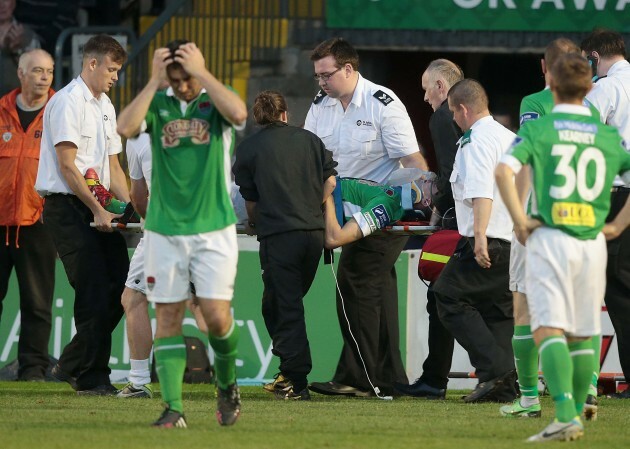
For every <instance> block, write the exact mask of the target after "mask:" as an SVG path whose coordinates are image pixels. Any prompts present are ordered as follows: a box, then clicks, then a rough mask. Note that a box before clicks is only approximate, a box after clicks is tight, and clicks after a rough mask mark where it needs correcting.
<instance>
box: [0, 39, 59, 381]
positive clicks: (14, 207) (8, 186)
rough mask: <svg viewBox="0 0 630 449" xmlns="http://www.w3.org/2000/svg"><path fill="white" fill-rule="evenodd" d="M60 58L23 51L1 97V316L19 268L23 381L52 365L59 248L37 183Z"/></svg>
mask: <svg viewBox="0 0 630 449" xmlns="http://www.w3.org/2000/svg"><path fill="white" fill-rule="evenodd" d="M53 71H54V61H53V58H52V57H51V56H50V55H49V54H48V53H47V52H45V51H44V50H31V51H28V52H25V53H22V55H21V56H20V59H19V62H18V69H17V76H18V79H19V80H20V86H21V87H19V88H17V89H14V90H12V91H11V92H9V93H8V94H6V95H5V96H4V97H2V98H0V127H1V128H2V139H1V140H0V173H2V176H1V177H0V194H1V195H2V198H3V200H5V203H4V207H3V208H2V209H1V210H0V226H2V228H3V230H6V231H5V235H6V244H4V245H2V246H1V248H0V314H1V313H2V300H3V299H4V297H5V295H6V293H7V287H8V282H9V277H10V275H11V271H12V269H13V267H15V272H16V274H17V279H18V284H19V288H20V314H21V315H20V317H21V321H20V341H19V343H18V364H19V368H18V379H19V380H26V381H44V378H45V373H46V368H47V367H48V363H49V357H48V340H49V338H50V326H51V307H52V300H53V290H54V287H55V260H56V258H57V251H56V249H55V245H54V243H53V240H52V238H51V236H50V234H49V233H48V230H47V229H46V227H44V224H43V223H42V221H41V214H42V209H43V207H44V202H43V200H42V199H41V198H40V197H39V196H38V195H37V192H35V189H34V188H33V186H34V185H35V176H36V175H37V166H38V164H39V144H40V142H41V135H42V129H43V115H44V107H45V106H46V103H48V100H49V99H50V97H51V96H52V95H53V93H54V91H53V90H52V89H51V88H50V85H51V84H52V80H53Z"/></svg>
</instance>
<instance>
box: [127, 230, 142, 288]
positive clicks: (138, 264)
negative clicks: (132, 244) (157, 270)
mask: <svg viewBox="0 0 630 449" xmlns="http://www.w3.org/2000/svg"><path fill="white" fill-rule="evenodd" d="M125 287H129V288H131V289H133V290H137V291H139V292H140V293H143V294H145V295H146V293H147V284H146V283H145V280H144V237H142V238H141V239H140V241H139V242H138V246H136V250H135V251H134V252H133V256H131V262H129V274H127V280H126V281H125Z"/></svg>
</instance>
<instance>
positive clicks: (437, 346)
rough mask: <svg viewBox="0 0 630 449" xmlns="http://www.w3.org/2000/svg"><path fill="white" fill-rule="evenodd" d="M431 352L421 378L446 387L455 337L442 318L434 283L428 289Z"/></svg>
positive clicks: (434, 384)
mask: <svg viewBox="0 0 630 449" xmlns="http://www.w3.org/2000/svg"><path fill="white" fill-rule="evenodd" d="M427 313H428V314H429V354H428V355H427V358H426V359H425V360H424V363H423V364H422V375H421V376H420V380H422V381H423V382H424V383H426V384H428V385H430V386H432V387H434V388H446V385H447V384H448V374H449V373H450V371H451V364H452V361H453V350H454V348H455V339H454V338H453V335H451V333H450V332H449V331H448V329H447V328H446V327H445V326H444V324H443V323H442V320H440V316H439V314H438V308H437V301H436V299H435V292H434V291H433V284H430V285H429V289H428V290H427Z"/></svg>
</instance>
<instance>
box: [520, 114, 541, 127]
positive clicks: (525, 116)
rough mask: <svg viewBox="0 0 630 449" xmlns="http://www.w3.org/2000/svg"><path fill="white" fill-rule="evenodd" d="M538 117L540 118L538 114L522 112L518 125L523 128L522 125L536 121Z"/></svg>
mask: <svg viewBox="0 0 630 449" xmlns="http://www.w3.org/2000/svg"><path fill="white" fill-rule="evenodd" d="M538 117H540V114H539V113H538V112H524V113H523V114H521V118H520V119H519V122H518V123H519V125H520V126H523V123H527V122H529V121H531V120H536V119H537V118H538Z"/></svg>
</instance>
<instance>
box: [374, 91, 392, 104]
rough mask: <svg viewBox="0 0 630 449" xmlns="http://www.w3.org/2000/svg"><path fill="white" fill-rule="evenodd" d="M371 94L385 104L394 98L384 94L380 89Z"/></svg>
mask: <svg viewBox="0 0 630 449" xmlns="http://www.w3.org/2000/svg"><path fill="white" fill-rule="evenodd" d="M372 96H373V97H374V98H376V99H377V100H378V101H380V102H381V103H383V104H384V105H385V106H387V105H388V104H390V103H391V102H392V101H394V99H393V98H392V97H391V96H390V95H388V94H386V93H385V92H383V91H382V90H377V91H376V92H375V93H374V95H372Z"/></svg>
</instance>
